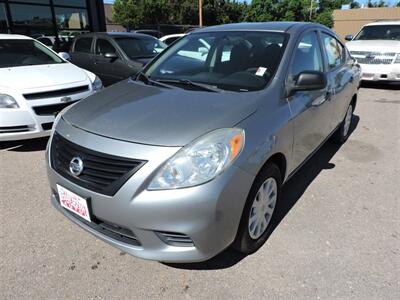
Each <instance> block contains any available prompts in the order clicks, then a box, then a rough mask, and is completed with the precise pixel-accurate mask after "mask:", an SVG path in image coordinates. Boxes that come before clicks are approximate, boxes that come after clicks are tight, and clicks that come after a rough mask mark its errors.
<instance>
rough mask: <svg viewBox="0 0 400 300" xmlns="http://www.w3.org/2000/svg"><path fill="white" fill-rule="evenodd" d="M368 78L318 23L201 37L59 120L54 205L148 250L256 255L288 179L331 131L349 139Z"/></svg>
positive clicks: (122, 243) (119, 243)
mask: <svg viewBox="0 0 400 300" xmlns="http://www.w3.org/2000/svg"><path fill="white" fill-rule="evenodd" d="M359 77H360V68H359V66H358V65H357V64H356V63H355V61H354V60H353V59H352V57H351V56H350V55H349V53H348V51H347V49H346V47H345V46H344V45H343V44H342V43H341V42H340V40H339V38H338V37H337V36H336V35H335V34H334V33H333V32H332V31H331V30H330V29H328V28H326V27H324V26H322V25H317V24H311V23H281V22H273V23H246V24H230V25H222V26H215V27H208V28H204V29H200V30H197V31H195V32H192V33H190V34H188V35H186V36H185V37H183V38H181V39H180V40H179V41H177V42H176V43H174V44H173V45H171V46H170V47H169V48H168V49H167V50H165V51H164V52H162V53H161V54H159V55H158V56H157V57H156V58H155V59H154V60H153V61H152V62H151V63H150V64H148V65H147V66H146V67H145V68H144V69H143V70H142V71H141V72H140V73H138V74H136V75H135V76H133V77H132V78H130V79H128V80H125V81H123V82H120V83H118V84H115V85H113V86H111V87H109V88H107V89H104V90H102V91H101V92H99V93H97V94H95V95H93V96H90V97H88V98H86V99H84V100H83V101H81V102H79V103H77V104H76V105H73V106H70V107H68V108H67V109H65V110H64V111H63V112H62V113H61V114H60V115H59V116H58V117H57V120H56V124H55V128H54V130H53V134H52V137H51V139H50V141H49V145H48V149H47V152H46V153H47V161H48V174H49V180H50V186H51V189H52V197H51V201H52V203H53V205H54V206H55V207H56V208H57V209H58V210H59V211H60V212H61V213H62V214H63V215H65V216H66V217H67V218H69V219H70V220H71V221H73V222H75V223H76V224H78V225H79V226H81V227H82V228H84V229H85V230H87V231H88V232H90V233H92V234H93V235H95V236H96V237H98V238H100V239H102V240H104V241H105V242H108V243H109V244H111V245H113V246H115V247H117V248H119V249H121V250H122V251H125V252H127V253H129V254H132V255H135V256H138V257H141V258H145V259H152V260H159V261H165V262H194V261H204V260H207V259H209V258H211V257H213V256H215V255H216V254H218V253H219V252H221V251H222V250H224V249H225V248H227V247H229V246H233V247H234V248H236V249H237V250H239V251H241V252H243V253H246V254H249V253H252V252H254V251H256V250H257V249H259V248H260V247H261V246H262V245H263V244H264V242H265V241H266V239H267V238H268V236H269V234H270V233H271V230H272V228H273V226H272V225H271V224H273V222H274V218H276V214H274V212H276V208H277V205H278V204H279V203H281V202H284V201H285V199H284V197H282V195H281V189H282V185H283V184H284V183H285V182H286V181H287V180H288V179H289V178H290V177H291V176H292V175H293V174H294V173H295V172H296V171H297V170H298V169H299V168H300V167H301V165H302V164H303V163H304V162H305V161H307V159H308V158H309V157H310V156H312V154H313V153H314V152H315V151H316V150H317V149H318V148H319V147H320V146H321V145H322V144H323V143H324V142H325V141H326V140H328V138H330V137H332V139H334V140H335V141H336V142H339V143H343V142H344V141H346V139H347V138H348V136H349V133H350V126H351V120H352V115H353V111H354V109H355V106H356V103H357V89H358V85H359Z"/></svg>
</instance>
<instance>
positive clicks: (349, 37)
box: [344, 34, 353, 41]
mask: <svg viewBox="0 0 400 300" xmlns="http://www.w3.org/2000/svg"><path fill="white" fill-rule="evenodd" d="M344 39H345V40H346V41H351V40H352V39H353V35H352V34H348V35H346V36H345V37H344Z"/></svg>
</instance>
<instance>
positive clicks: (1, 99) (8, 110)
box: [0, 34, 103, 141]
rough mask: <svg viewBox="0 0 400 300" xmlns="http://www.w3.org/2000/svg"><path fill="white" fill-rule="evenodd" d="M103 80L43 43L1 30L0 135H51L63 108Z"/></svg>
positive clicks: (3, 138)
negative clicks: (3, 32)
mask: <svg viewBox="0 0 400 300" xmlns="http://www.w3.org/2000/svg"><path fill="white" fill-rule="evenodd" d="M102 86H103V85H102V82H101V81H100V79H99V78H97V77H96V75H94V74H93V73H91V72H89V71H86V70H84V69H81V68H78V67H77V66H75V65H73V64H71V63H69V62H68V61H66V60H65V59H63V58H61V57H60V56H59V55H58V54H57V53H55V52H54V51H52V50H51V49H49V48H48V47H46V46H45V45H43V44H42V43H40V42H38V41H36V40H34V39H32V38H29V37H26V36H22V35H12V34H0V141H10V140H21V139H29V138H37V137H43V136H47V135H49V134H50V132H51V128H52V125H53V122H54V119H55V116H56V115H57V114H58V113H59V112H60V111H61V110H62V109H64V108H65V107H67V106H69V105H71V104H72V103H75V102H77V101H79V100H81V99H83V98H85V97H87V96H89V95H91V94H93V93H94V92H96V91H97V90H99V89H101V88H102Z"/></svg>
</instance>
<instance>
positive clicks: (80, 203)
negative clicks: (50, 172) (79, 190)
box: [57, 184, 91, 222]
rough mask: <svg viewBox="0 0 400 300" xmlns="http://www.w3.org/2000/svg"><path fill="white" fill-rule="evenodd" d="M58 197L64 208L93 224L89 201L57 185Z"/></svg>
mask: <svg viewBox="0 0 400 300" xmlns="http://www.w3.org/2000/svg"><path fill="white" fill-rule="evenodd" d="M57 190H58V196H59V197H60V204H61V206H62V207H64V208H66V209H68V210H69V211H72V212H73V213H75V214H77V215H78V216H80V217H81V218H84V219H85V220H86V221H89V222H91V220H90V214H89V207H88V203H87V200H86V199H85V198H82V197H81V196H78V195H77V194H75V193H73V192H71V191H70V190H67V189H66V188H65V187H63V186H61V185H58V184H57Z"/></svg>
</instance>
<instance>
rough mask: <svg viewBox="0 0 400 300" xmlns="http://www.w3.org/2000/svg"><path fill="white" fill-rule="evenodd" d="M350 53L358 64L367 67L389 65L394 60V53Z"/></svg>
mask: <svg viewBox="0 0 400 300" xmlns="http://www.w3.org/2000/svg"><path fill="white" fill-rule="evenodd" d="M350 53H351V55H352V56H353V57H354V58H355V59H356V60H357V62H358V63H360V64H368V65H390V64H391V63H392V62H393V61H394V59H395V58H396V53H394V52H368V51H351V52H350Z"/></svg>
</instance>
